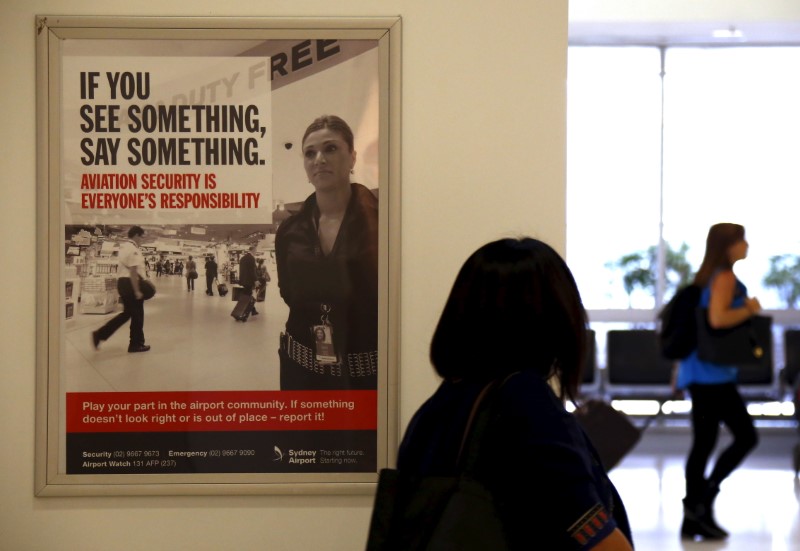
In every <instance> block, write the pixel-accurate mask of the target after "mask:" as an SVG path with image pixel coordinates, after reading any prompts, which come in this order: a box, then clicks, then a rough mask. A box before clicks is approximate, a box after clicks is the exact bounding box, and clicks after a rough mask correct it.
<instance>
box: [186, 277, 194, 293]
mask: <svg viewBox="0 0 800 551" xmlns="http://www.w3.org/2000/svg"><path fill="white" fill-rule="evenodd" d="M186 290H187V291H188V290H194V279H192V278H191V277H189V276H186Z"/></svg>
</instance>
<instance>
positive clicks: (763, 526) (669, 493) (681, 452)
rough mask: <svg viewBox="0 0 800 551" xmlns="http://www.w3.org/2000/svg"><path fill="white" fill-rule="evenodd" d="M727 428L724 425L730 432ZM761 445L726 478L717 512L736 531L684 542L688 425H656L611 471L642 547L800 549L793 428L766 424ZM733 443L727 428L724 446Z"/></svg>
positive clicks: (648, 550)
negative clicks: (726, 535)
mask: <svg viewBox="0 0 800 551" xmlns="http://www.w3.org/2000/svg"><path fill="white" fill-rule="evenodd" d="M723 433H724V431H723ZM759 436H760V443H759V447H758V448H757V449H756V450H755V451H754V452H753V453H752V454H751V455H750V456H749V457H748V458H747V459H746V460H745V462H744V464H743V465H742V466H741V467H740V468H739V469H738V470H737V471H735V472H734V473H733V474H732V475H731V476H730V477H729V478H728V479H727V480H725V481H724V482H723V484H722V488H721V492H720V495H719V497H718V499H717V503H716V517H717V521H718V522H719V524H720V525H721V526H723V527H724V528H726V529H727V530H728V531H729V532H730V533H731V535H730V538H728V539H727V540H726V541H722V542H693V541H686V540H681V539H680V536H679V531H680V525H681V521H682V515H683V510H682V504H681V498H682V497H683V495H684V478H683V463H684V459H685V457H684V456H685V453H686V451H687V450H688V447H689V445H690V442H691V435H690V432H689V429H688V427H685V426H678V427H662V426H651V427H650V429H649V430H648V431H647V432H646V433H645V435H644V437H643V439H642V441H641V442H640V443H639V445H638V446H637V447H636V448H635V449H634V451H633V452H632V453H631V454H629V455H628V456H627V457H626V458H625V459H624V460H623V461H622V463H620V465H619V466H617V467H616V468H615V469H613V470H612V471H611V473H610V476H611V479H612V480H613V481H614V484H615V485H616V486H617V489H618V490H619V492H620V494H621V496H622V499H623V501H624V503H625V508H626V510H627V511H628V516H629V517H630V520H631V525H632V530H633V536H634V544H635V545H636V549H637V550H644V551H677V550H695V549H697V550H717V549H724V550H726V551H795V550H800V480H798V479H797V478H795V475H794V470H793V467H792V450H793V447H794V446H795V444H797V443H798V442H800V433H798V432H797V431H796V430H795V429H794V428H792V427H781V428H773V427H759ZM726 442H729V440H728V437H727V435H725V434H723V436H722V437H721V439H720V445H719V446H718V448H717V449H718V450H719V449H721V446H724V445H725V444H726Z"/></svg>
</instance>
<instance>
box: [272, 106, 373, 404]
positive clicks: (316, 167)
mask: <svg viewBox="0 0 800 551" xmlns="http://www.w3.org/2000/svg"><path fill="white" fill-rule="evenodd" d="M353 144H354V138H353V132H352V130H351V129H350V127H349V126H348V124H347V123H346V122H345V121H344V120H342V119H341V118H339V117H337V116H333V115H326V116H322V117H319V118H318V119H316V120H315V121H314V122H312V123H311V125H310V126H309V127H308V128H307V129H306V132H305V134H304V135H303V140H302V153H303V163H304V166H305V170H306V174H307V176H308V180H309V182H310V183H311V185H313V186H314V193H312V194H311V195H310V196H309V197H308V198H307V199H306V200H305V202H304V203H303V206H302V208H301V210H300V212H298V213H297V214H295V215H293V216H291V217H289V218H288V219H286V220H285V221H284V222H283V223H282V224H281V225H280V227H279V228H278V231H277V235H276V237H275V257H276V262H277V270H278V287H279V289H280V293H281V297H283V300H284V301H285V302H286V304H287V305H288V306H289V317H288V319H287V320H286V329H285V331H284V333H282V334H281V339H280V352H279V354H280V364H281V389H282V390H321V389H374V388H377V373H378V199H377V198H376V197H375V196H374V195H373V194H372V193H371V192H370V191H369V190H368V189H367V188H366V187H364V186H363V185H361V184H358V183H354V182H351V181H350V176H351V174H352V173H353V167H354V166H355V163H356V151H355V149H354V145H353ZM319 336H322V338H321V339H320V338H318V337H319Z"/></svg>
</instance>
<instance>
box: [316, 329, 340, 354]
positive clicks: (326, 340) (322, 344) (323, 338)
mask: <svg viewBox="0 0 800 551" xmlns="http://www.w3.org/2000/svg"><path fill="white" fill-rule="evenodd" d="M311 332H312V333H313V334H314V357H315V358H316V360H317V362H319V363H320V364H337V363H339V358H337V357H336V349H335V348H334V346H333V327H332V326H330V325H326V324H323V325H314V326H312V327H311Z"/></svg>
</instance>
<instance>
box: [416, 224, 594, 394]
mask: <svg viewBox="0 0 800 551" xmlns="http://www.w3.org/2000/svg"><path fill="white" fill-rule="evenodd" d="M586 323H587V318H586V311H585V310H584V308H583V303H582V302H581V297H580V293H579V292H578V287H577V285H576V284H575V279H574V278H573V277H572V273H571V272H570V270H569V268H568V267H567V265H566V263H565V262H564V260H563V259H562V258H561V257H560V256H559V255H558V253H557V252H556V251H554V250H553V249H552V248H551V247H550V246H549V245H547V244H545V243H543V242H541V241H538V240H536V239H532V238H528V237H526V238H520V239H501V240H499V241H494V242H492V243H488V244H487V245H484V246H483V247H481V248H480V249H478V250H477V251H475V252H474V253H473V254H472V256H470V257H469V258H468V259H467V261H466V262H465V263H464V265H463V266H462V267H461V270H460V271H459V273H458V276H457V277H456V281H455V283H454V284H453V289H452V290H451V291H450V296H449V297H448V299H447V303H446V304H445V307H444V311H443V312H442V316H441V318H440V319H439V324H438V325H437V327H436V331H435V332H434V334H433V340H432V342H431V351H430V358H431V362H432V363H433V366H434V368H435V369H436V372H437V373H438V374H439V375H441V376H442V377H444V378H445V379H450V380H453V379H468V380H478V381H489V380H493V379H500V378H503V377H505V376H506V375H509V374H511V373H514V372H516V371H521V370H523V369H532V370H534V371H536V372H537V373H539V374H540V375H541V376H542V378H545V379H547V378H550V377H551V376H556V377H557V378H558V381H559V387H560V394H561V398H565V397H566V398H569V399H571V400H574V399H575V397H576V395H577V389H578V386H579V384H580V380H581V375H582V373H581V372H582V370H583V365H584V360H585V356H586V349H587V341H586V339H587V335H586Z"/></svg>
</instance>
